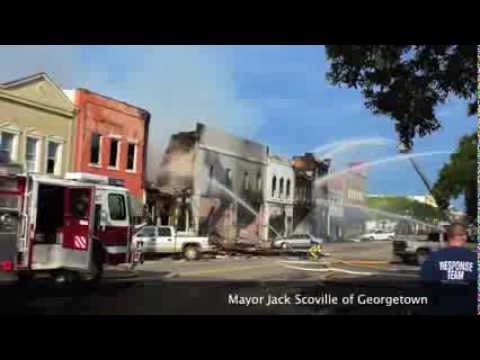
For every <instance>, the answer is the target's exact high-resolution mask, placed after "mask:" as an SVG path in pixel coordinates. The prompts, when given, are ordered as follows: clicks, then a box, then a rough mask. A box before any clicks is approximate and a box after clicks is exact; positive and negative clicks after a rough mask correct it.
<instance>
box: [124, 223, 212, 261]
mask: <svg viewBox="0 0 480 360" xmlns="http://www.w3.org/2000/svg"><path fill="white" fill-rule="evenodd" d="M132 241H133V245H134V246H136V244H137V243H138V242H141V243H142V253H143V254H183V256H184V257H185V258H186V259H187V260H196V259H198V258H200V256H201V255H202V254H204V253H207V252H212V251H213V250H214V248H213V247H212V246H211V245H210V242H209V239H208V237H206V236H191V235H179V234H177V232H176V231H175V228H174V227H173V226H154V225H145V226H143V227H142V228H141V229H140V230H139V231H138V232H137V233H136V234H135V235H134V236H133V240H132Z"/></svg>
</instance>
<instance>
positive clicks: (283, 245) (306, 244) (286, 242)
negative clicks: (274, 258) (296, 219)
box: [272, 234, 325, 250]
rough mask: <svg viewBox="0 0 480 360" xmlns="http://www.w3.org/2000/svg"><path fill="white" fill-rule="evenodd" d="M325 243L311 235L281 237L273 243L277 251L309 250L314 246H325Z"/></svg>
mask: <svg viewBox="0 0 480 360" xmlns="http://www.w3.org/2000/svg"><path fill="white" fill-rule="evenodd" d="M324 242H325V241H324V240H323V239H321V238H316V237H314V236H312V235H310V234H291V235H289V236H285V237H280V238H277V239H275V240H274V241H273V242H272V247H273V248H275V249H282V250H290V249H309V248H310V247H311V246H312V245H314V244H323V243H324Z"/></svg>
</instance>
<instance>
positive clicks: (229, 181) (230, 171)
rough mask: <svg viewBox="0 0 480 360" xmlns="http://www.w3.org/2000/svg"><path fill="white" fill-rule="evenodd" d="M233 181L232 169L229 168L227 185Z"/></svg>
mask: <svg viewBox="0 0 480 360" xmlns="http://www.w3.org/2000/svg"><path fill="white" fill-rule="evenodd" d="M231 183H232V169H227V185H230V184H231Z"/></svg>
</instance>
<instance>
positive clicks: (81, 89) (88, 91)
mask: <svg viewBox="0 0 480 360" xmlns="http://www.w3.org/2000/svg"><path fill="white" fill-rule="evenodd" d="M74 90H78V91H84V92H87V93H90V94H94V95H97V96H101V97H103V98H104V99H107V100H112V101H116V102H119V103H122V104H125V105H127V106H130V107H132V108H134V109H137V110H140V111H142V112H145V113H147V114H150V112H149V111H148V110H145V109H144V108H141V107H139V106H135V105H132V104H130V103H128V102H126V101H124V100H119V99H115V98H113V97H111V96H107V95H103V94H100V93H98V92H96V91H92V90H90V89H87V88H83V87H79V88H76V89H74Z"/></svg>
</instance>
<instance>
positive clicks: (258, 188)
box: [257, 173, 262, 191]
mask: <svg viewBox="0 0 480 360" xmlns="http://www.w3.org/2000/svg"><path fill="white" fill-rule="evenodd" d="M257 190H258V191H261V190H262V175H261V174H260V173H258V174H257Z"/></svg>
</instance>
